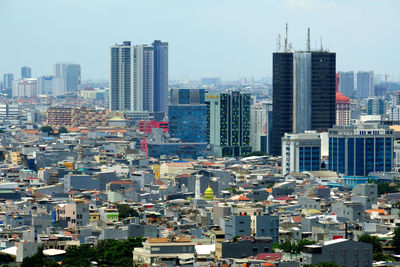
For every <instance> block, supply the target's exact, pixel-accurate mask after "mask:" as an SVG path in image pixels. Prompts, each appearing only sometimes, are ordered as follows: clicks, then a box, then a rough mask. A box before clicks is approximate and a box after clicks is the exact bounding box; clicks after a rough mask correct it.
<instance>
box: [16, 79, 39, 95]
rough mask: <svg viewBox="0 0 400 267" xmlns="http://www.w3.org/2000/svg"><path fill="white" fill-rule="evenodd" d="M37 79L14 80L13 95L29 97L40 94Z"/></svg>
mask: <svg viewBox="0 0 400 267" xmlns="http://www.w3.org/2000/svg"><path fill="white" fill-rule="evenodd" d="M37 85H38V84H37V79H36V78H30V79H24V80H20V81H14V82H13V93H12V96H13V97H18V98H27V97H36V96H37V95H38V86H37Z"/></svg>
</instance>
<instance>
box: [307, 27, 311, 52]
mask: <svg viewBox="0 0 400 267" xmlns="http://www.w3.org/2000/svg"><path fill="white" fill-rule="evenodd" d="M307 51H311V34H310V27H308V30H307Z"/></svg>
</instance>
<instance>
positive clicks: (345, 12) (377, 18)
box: [0, 0, 400, 80]
mask: <svg viewBox="0 0 400 267" xmlns="http://www.w3.org/2000/svg"><path fill="white" fill-rule="evenodd" d="M286 21H287V22H288V23H289V41H290V42H291V43H293V47H294V48H295V49H297V50H298V49H304V48H305V45H306V32H307V27H311V43H312V47H319V46H320V45H319V40H320V36H323V44H324V47H325V48H328V49H329V50H331V51H334V52H336V53H337V70H344V71H346V70H354V71H358V70H374V71H375V72H377V73H386V72H387V73H390V74H394V75H395V78H396V79H398V78H399V73H400V69H399V64H400V63H399V62H400V50H399V48H400V34H399V31H400V1H399V0H0V36H1V37H0V74H1V75H2V74H3V73H6V72H12V73H14V75H16V76H17V77H19V76H20V67H21V66H22V65H28V66H30V67H32V74H33V75H34V76H39V75H43V74H51V73H52V64H53V63H54V62H57V61H72V62H76V63H80V64H81V66H82V78H83V79H84V80H86V79H108V76H109V47H110V46H111V45H113V44H114V43H121V42H122V41H124V40H131V41H132V42H133V43H151V42H152V41H153V40H154V39H160V40H163V41H168V42H169V45H170V46H169V47H170V50H169V55H170V57H169V63H170V68H169V70H170V79H182V78H184V77H185V76H188V77H190V78H191V79H199V78H200V77H204V76H220V77H222V78H223V79H225V80H229V79H237V78H240V77H246V76H247V77H250V76H253V77H255V78H260V77H265V76H271V69H272V52H274V51H275V50H276V37H277V35H278V33H281V34H282V35H283V34H284V29H285V22H286ZM316 43H318V44H317V45H316ZM0 79H1V78H0Z"/></svg>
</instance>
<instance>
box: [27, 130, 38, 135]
mask: <svg viewBox="0 0 400 267" xmlns="http://www.w3.org/2000/svg"><path fill="white" fill-rule="evenodd" d="M38 132H39V130H28V129H26V130H24V133H26V134H37V133H38Z"/></svg>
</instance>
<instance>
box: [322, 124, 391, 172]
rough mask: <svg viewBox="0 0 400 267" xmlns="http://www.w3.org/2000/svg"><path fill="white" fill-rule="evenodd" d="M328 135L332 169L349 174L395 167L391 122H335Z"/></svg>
mask: <svg viewBox="0 0 400 267" xmlns="http://www.w3.org/2000/svg"><path fill="white" fill-rule="evenodd" d="M328 136H329V169H330V170H332V171H336V172H339V173H343V174H345V175H347V176H367V175H368V174H369V173H370V172H390V171H392V168H393V157H394V154H393V147H394V133H393V130H391V129H389V128H388V127H387V126H383V125H379V124H361V125H358V126H335V127H334V128H332V129H329V132H328Z"/></svg>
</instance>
